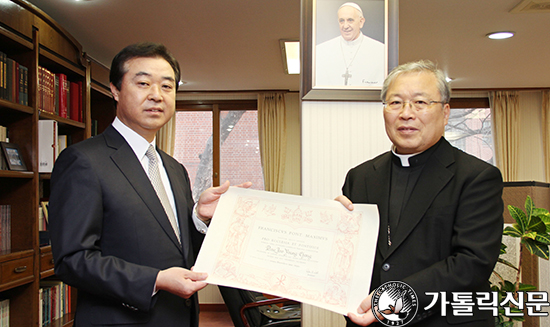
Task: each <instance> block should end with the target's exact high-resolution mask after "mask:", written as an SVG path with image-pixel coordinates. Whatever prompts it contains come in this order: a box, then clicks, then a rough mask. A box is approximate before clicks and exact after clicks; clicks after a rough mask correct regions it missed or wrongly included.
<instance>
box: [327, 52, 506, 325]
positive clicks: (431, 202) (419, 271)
mask: <svg viewBox="0 0 550 327" xmlns="http://www.w3.org/2000/svg"><path fill="white" fill-rule="evenodd" d="M381 97H382V101H383V102H384V121H385V126H386V133H387V134H388V136H389V138H390V140H391V141H392V143H393V146H392V151H389V152H387V153H384V154H382V155H380V156H378V157H376V158H374V159H372V160H369V161H367V162H365V163H363V164H361V165H359V166H357V167H355V168H353V169H351V170H350V171H349V172H348V174H347V177H346V181H345V183H344V186H343V188H342V191H343V194H344V195H343V196H339V197H337V200H339V201H340V202H342V204H344V205H345V206H346V207H348V208H349V209H351V210H353V204H352V203H371V204H377V205H378V210H379V214H380V230H379V234H378V244H377V249H376V258H375V262H374V268H373V276H372V281H371V294H370V295H368V296H367V297H366V299H365V300H364V301H363V302H362V303H361V306H360V308H359V309H358V313H359V314H363V313H364V315H357V314H355V313H349V314H348V318H347V321H348V326H356V325H362V326H366V325H369V324H371V323H373V322H377V319H376V318H375V316H374V314H373V312H372V311H371V305H372V304H371V303H372V302H371V300H372V297H373V293H372V291H374V290H376V288H378V287H379V286H380V285H382V284H384V283H385V282H388V281H401V282H404V283H406V284H407V285H409V286H411V287H412V289H413V290H414V291H415V292H416V294H417V296H418V313H417V315H416V317H415V319H414V320H412V321H411V323H416V322H418V325H420V326H434V327H436V326H437V327H440V326H493V325H494V318H493V317H492V316H491V312H490V311H479V310H477V306H476V305H475V303H476V292H489V291H490V289H489V283H488V279H489V277H490V275H491V272H492V270H493V268H494V265H495V263H496V260H497V258H498V256H499V250H500V244H501V237H502V228H503V218H502V212H503V202H502V199H501V195H502V177H501V174H500V171H499V170H498V169H497V168H496V167H494V166H491V165H489V164H487V163H485V162H483V161H481V160H479V159H477V158H475V157H473V156H470V155H468V154H466V153H464V152H462V151H461V150H459V149H457V148H454V147H452V146H451V145H450V144H449V143H448V142H447V140H445V138H444V137H443V134H444V131H445V125H446V124H447V121H448V118H449V113H450V107H449V100H450V87H449V85H448V83H447V82H446V80H445V76H444V75H443V73H442V72H441V71H440V70H438V69H437V68H436V66H435V65H434V64H433V63H431V62H429V61H419V62H413V63H408V64H404V65H401V66H399V67H397V68H396V69H394V70H393V71H392V72H391V73H390V74H389V75H388V77H387V78H386V80H385V82H384V86H383V89H382V94H381ZM426 292H432V293H439V294H438V295H439V301H438V302H437V304H436V305H433V306H432V307H431V308H430V309H429V310H425V308H426V307H428V306H430V304H431V303H432V300H433V298H434V297H433V296H432V295H428V294H426ZM440 292H444V293H445V295H446V301H449V302H453V292H468V293H469V294H470V296H471V297H472V300H471V301H473V303H474V305H473V313H471V314H469V315H465V316H460V315H455V314H453V308H452V307H451V306H447V307H446V313H445V315H443V311H442V310H441V303H442V301H441V298H442V295H441V293H440ZM380 309H384V308H380ZM377 316H378V317H379V318H380V320H381V321H382V322H384V323H386V322H388V321H387V320H384V318H383V316H382V315H381V314H380V313H377ZM378 324H380V323H378Z"/></svg>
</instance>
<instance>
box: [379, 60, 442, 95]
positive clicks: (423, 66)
mask: <svg viewBox="0 0 550 327" xmlns="http://www.w3.org/2000/svg"><path fill="white" fill-rule="evenodd" d="M422 72H431V73H433V74H434V76H435V78H436V79H437V88H438V89H439V94H441V101H443V102H444V103H449V101H450V100H451V86H450V85H449V82H447V79H446V77H445V74H444V73H443V72H442V71H441V70H440V69H438V68H437V65H436V64H434V63H433V62H431V61H430V60H418V61H412V62H408V63H405V64H402V65H399V66H397V67H395V68H394V69H393V70H392V71H391V72H390V74H389V75H388V77H386V80H385V81H384V85H383V86H382V92H381V94H380V99H381V100H382V101H383V102H385V101H386V94H387V92H388V88H389V87H390V85H391V84H392V83H393V82H394V81H395V79H396V78H397V77H399V76H400V75H403V74H407V73H422Z"/></svg>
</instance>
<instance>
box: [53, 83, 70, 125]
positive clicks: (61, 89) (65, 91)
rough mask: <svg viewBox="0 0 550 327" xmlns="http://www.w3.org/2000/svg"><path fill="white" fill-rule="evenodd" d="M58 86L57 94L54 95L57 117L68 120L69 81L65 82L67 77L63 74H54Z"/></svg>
mask: <svg viewBox="0 0 550 327" xmlns="http://www.w3.org/2000/svg"><path fill="white" fill-rule="evenodd" d="M55 76H56V79H57V81H58V82H57V83H58V84H59V85H58V88H57V90H58V92H57V93H56V98H57V101H56V103H57V106H58V108H56V111H57V112H58V115H59V116H60V117H63V118H69V116H68V114H69V109H68V97H69V94H70V93H69V81H68V80H67V75H65V74H55Z"/></svg>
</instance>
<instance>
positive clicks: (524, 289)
mask: <svg viewBox="0 0 550 327" xmlns="http://www.w3.org/2000/svg"><path fill="white" fill-rule="evenodd" d="M536 289H537V287H536V286H534V285H530V284H523V283H519V288H518V291H520V292H527V291H534V290H536Z"/></svg>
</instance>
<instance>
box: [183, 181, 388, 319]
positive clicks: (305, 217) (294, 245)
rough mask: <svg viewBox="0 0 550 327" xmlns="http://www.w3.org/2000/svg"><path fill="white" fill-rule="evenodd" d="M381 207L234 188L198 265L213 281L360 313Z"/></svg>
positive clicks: (217, 216) (223, 202)
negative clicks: (345, 206)
mask: <svg viewBox="0 0 550 327" xmlns="http://www.w3.org/2000/svg"><path fill="white" fill-rule="evenodd" d="M378 225H379V220H378V208H377V206H376V205H371V204H354V210H353V211H348V210H347V209H346V208H344V206H343V205H342V204H341V203H340V202H337V201H334V200H326V199H314V198H307V197H302V196H297V195H288V194H281V193H273V192H266V191H256V190H250V189H244V188H234V187H231V188H230V189H229V190H228V191H227V192H226V193H225V194H223V195H222V196H221V198H220V200H219V203H218V205H217V208H216V212H215V213H214V216H213V218H212V222H211V224H210V226H209V228H208V233H207V234H206V237H205V239H204V243H203V245H202V247H201V250H200V253H199V256H198V258H197V261H196V263H195V268H194V271H200V272H207V273H208V279H207V280H206V282H208V283H211V284H216V285H223V286H229V287H236V288H241V289H248V290H252V291H256V292H261V293H267V294H271V295H275V296H281V297H285V298H289V299H293V300H296V301H300V302H303V303H308V304H311V305H314V306H318V307H321V308H324V309H328V310H331V311H334V312H337V313H340V314H347V313H348V312H357V308H358V307H359V304H360V303H361V301H363V299H365V298H366V297H367V295H368V294H369V289H370V280H371V275H372V267H373V264H374V256H375V251H376V240H377V238H378Z"/></svg>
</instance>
